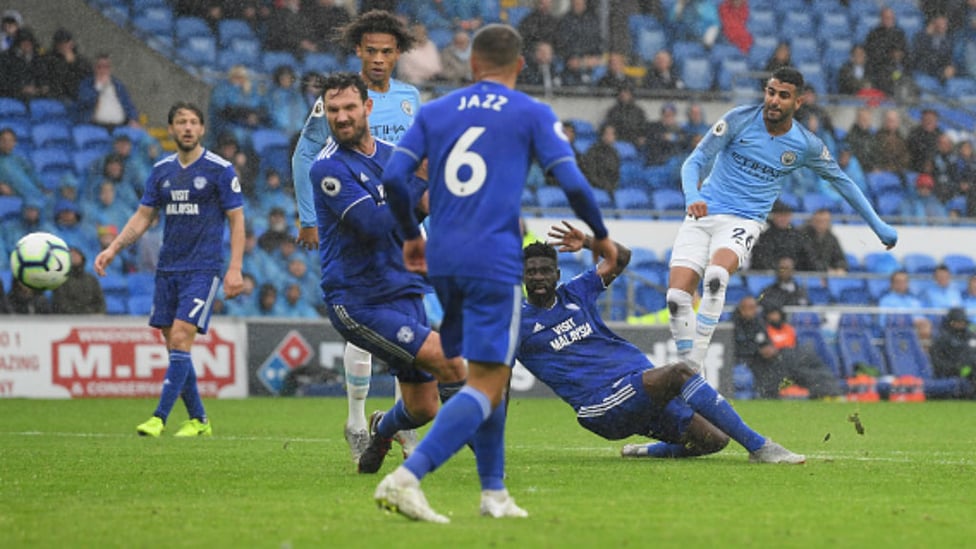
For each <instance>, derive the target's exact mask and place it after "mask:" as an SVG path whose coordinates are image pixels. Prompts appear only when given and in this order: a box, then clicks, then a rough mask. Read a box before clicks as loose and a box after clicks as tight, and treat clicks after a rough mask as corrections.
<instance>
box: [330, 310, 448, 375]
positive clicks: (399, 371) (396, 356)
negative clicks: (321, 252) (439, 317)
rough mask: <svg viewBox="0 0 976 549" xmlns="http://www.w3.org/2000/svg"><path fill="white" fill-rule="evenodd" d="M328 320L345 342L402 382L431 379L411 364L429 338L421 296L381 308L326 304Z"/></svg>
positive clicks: (428, 328)
mask: <svg viewBox="0 0 976 549" xmlns="http://www.w3.org/2000/svg"><path fill="white" fill-rule="evenodd" d="M329 320H331V321H332V325H333V326H334V327H335V329H336V330H337V331H338V332H339V333H340V334H342V337H343V338H345V340H346V341H348V342H350V343H352V344H354V345H357V346H359V347H361V348H362V349H365V350H367V351H369V352H370V353H372V354H373V356H375V357H377V358H379V359H381V360H382V361H383V362H386V364H387V366H389V367H390V371H391V372H393V375H395V376H396V377H397V379H399V380H400V381H402V382H404V383H426V382H428V381H433V379H434V377H433V376H431V375H430V374H428V373H427V372H425V371H423V370H421V369H420V368H418V367H416V366H415V365H414V359H415V358H416V357H417V353H418V352H420V347H421V346H422V345H423V344H424V341H426V340H427V336H428V335H430V326H429V325H428V323H427V313H426V312H425V311H424V300H423V298H422V296H420V295H417V296H413V297H401V298H398V299H396V300H393V301H390V302H387V303H383V304H381V305H339V304H331V305H329Z"/></svg>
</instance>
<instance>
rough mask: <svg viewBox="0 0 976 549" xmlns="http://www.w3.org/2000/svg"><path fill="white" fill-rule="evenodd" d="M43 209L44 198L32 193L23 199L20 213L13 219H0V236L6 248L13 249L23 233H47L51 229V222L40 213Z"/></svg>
mask: <svg viewBox="0 0 976 549" xmlns="http://www.w3.org/2000/svg"><path fill="white" fill-rule="evenodd" d="M43 209H44V200H43V199H42V198H41V195H39V194H38V195H33V196H30V197H27V198H25V199H24V203H23V206H22V207H21V210H20V215H18V216H17V217H15V218H13V219H8V220H6V221H0V228H2V231H0V238H2V239H3V244H4V246H5V248H6V249H7V250H13V249H14V247H15V246H16V244H17V241H18V240H20V237H22V236H24V235H25V234H30V233H37V232H46V233H49V232H51V231H52V230H53V227H52V226H51V223H49V222H48V221H46V220H45V219H44V217H43V216H42V215H41V210H43Z"/></svg>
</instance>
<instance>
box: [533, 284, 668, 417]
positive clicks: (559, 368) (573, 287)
mask: <svg viewBox="0 0 976 549" xmlns="http://www.w3.org/2000/svg"><path fill="white" fill-rule="evenodd" d="M604 289H605V288H604V286H603V279H601V278H600V275H598V274H597V273H596V268H591V269H589V270H588V271H585V272H583V273H581V274H580V275H578V276H576V277H574V278H573V279H571V280H570V281H569V282H567V283H565V284H561V285H560V286H559V287H558V288H556V303H555V305H553V306H552V308H549V309H545V308H539V307H536V306H535V305H532V304H531V303H529V302H528V301H523V302H522V321H521V325H520V326H519V346H518V350H517V352H516V355H515V357H516V358H517V359H518V360H519V361H520V362H521V363H522V365H523V366H525V367H526V369H528V370H529V371H530V372H532V375H534V376H535V377H537V378H539V380H540V381H542V382H543V383H545V384H546V385H548V386H549V387H550V388H551V389H552V390H553V391H555V393H556V394H557V395H559V397H560V398H562V399H563V400H565V401H566V402H567V403H569V404H570V406H572V407H573V409H574V410H577V411H578V410H579V407H580V406H583V405H586V404H592V403H591V402H590V401H589V395H590V394H591V393H592V392H594V391H595V390H602V389H604V388H606V387H609V386H610V385H612V384H613V383H614V382H616V381H617V380H618V379H620V378H622V377H624V376H626V375H628V374H632V373H634V372H639V371H644V370H646V369H648V368H653V364H651V361H650V360H649V359H648V358H647V356H646V355H645V354H644V353H643V352H641V350H640V349H638V348H637V347H635V346H634V344H632V343H630V342H629V341H627V340H625V339H623V338H622V337H620V336H618V335H617V334H615V333H613V332H612V331H611V330H610V328H607V325H606V324H604V323H603V320H602V319H601V318H600V314H599V311H598V308H597V304H596V300H597V298H598V297H599V296H600V293H601V292H603V291H604Z"/></svg>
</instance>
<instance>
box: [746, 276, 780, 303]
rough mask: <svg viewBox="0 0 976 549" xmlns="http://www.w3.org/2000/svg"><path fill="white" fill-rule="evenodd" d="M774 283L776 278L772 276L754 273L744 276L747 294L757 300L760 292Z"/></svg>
mask: <svg viewBox="0 0 976 549" xmlns="http://www.w3.org/2000/svg"><path fill="white" fill-rule="evenodd" d="M775 281H776V277H775V276H773V275H767V274H754V273H750V274H748V275H746V287H747V288H749V293H750V294H752V295H754V296H756V297H757V298H758V297H759V296H760V295H762V291H763V290H765V289H766V287H767V286H769V285H770V284H772V283H773V282H775Z"/></svg>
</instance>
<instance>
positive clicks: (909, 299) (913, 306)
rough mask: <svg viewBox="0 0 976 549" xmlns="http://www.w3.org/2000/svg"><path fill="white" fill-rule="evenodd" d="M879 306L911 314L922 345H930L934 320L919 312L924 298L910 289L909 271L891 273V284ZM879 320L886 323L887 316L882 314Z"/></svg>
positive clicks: (891, 311) (879, 301) (891, 310)
mask: <svg viewBox="0 0 976 549" xmlns="http://www.w3.org/2000/svg"><path fill="white" fill-rule="evenodd" d="M878 307H881V308H882V309H890V311H889V312H890V313H896V314H898V313H900V314H907V315H911V319H912V325H913V326H915V333H916V334H917V335H918V338H919V340H920V341H921V342H922V345H926V346H927V345H928V343H929V342H930V340H931V338H932V321H931V320H929V319H928V317H926V316H925V315H923V314H920V313H918V312H917V311H919V310H920V309H922V307H923V304H922V300H921V299H919V298H918V297H917V296H916V295H915V294H913V293H912V292H911V291H910V290H909V288H908V273H907V272H905V271H903V270H900V271H895V272H894V273H891V278H890V286H889V288H888V291H887V292H885V294H884V295H882V296H881V299H879V300H878ZM879 320H880V322H881V324H882V325H885V323H886V321H887V316H886V315H885V314H882V315H881V317H880V319H879Z"/></svg>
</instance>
